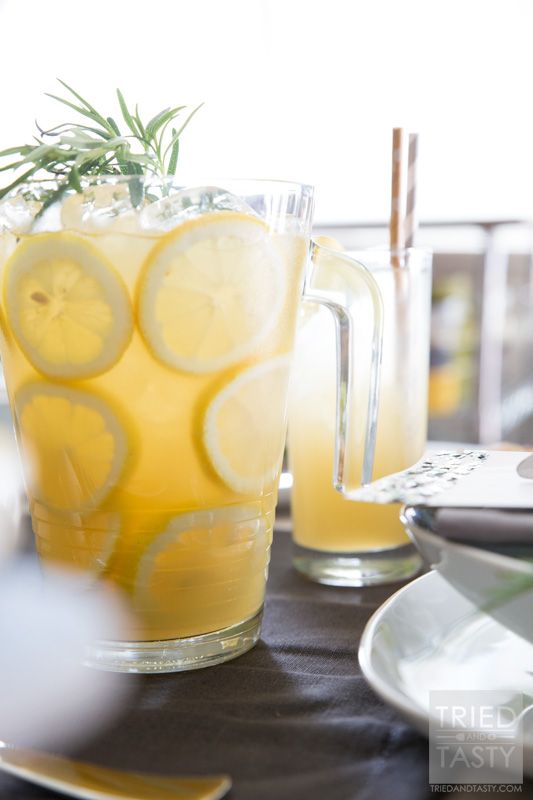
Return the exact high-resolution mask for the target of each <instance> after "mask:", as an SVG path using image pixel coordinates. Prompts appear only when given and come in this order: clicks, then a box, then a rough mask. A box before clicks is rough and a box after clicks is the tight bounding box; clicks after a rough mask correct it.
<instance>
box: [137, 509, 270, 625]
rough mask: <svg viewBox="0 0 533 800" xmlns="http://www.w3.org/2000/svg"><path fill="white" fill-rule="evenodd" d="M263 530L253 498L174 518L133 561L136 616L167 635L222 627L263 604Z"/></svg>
mask: <svg viewBox="0 0 533 800" xmlns="http://www.w3.org/2000/svg"><path fill="white" fill-rule="evenodd" d="M269 533H270V526H268V525H267V522H266V517H265V516H264V515H263V514H262V513H261V511H260V509H259V508H258V505H257V504H256V505H252V504H250V505H239V506H229V507H221V508H214V509H199V510H197V511H192V512H189V513H185V514H181V515H179V516H177V517H174V518H173V519H172V520H171V521H170V522H169V524H168V525H167V526H166V528H165V529H164V530H163V531H162V532H161V533H159V534H158V535H157V536H156V537H155V538H154V539H153V540H152V542H151V543H150V544H149V545H148V547H147V548H146V549H145V550H144V552H143V553H142V555H141V558H140V560H139V562H138V566H137V570H136V573H135V580H134V605H135V608H136V610H137V612H138V614H139V616H140V617H141V618H142V619H144V620H145V623H147V624H148V625H149V626H150V629H151V630H152V633H155V632H157V635H158V636H161V637H162V638H172V637H173V636H176V635H180V636H188V635H192V634H194V633H198V632H206V631H208V630H217V629H219V628H224V627H227V626H228V625H231V624H232V623H234V622H235V621H236V620H237V619H244V618H245V617H246V616H249V615H250V614H253V613H254V612H255V611H257V610H258V608H259V607H260V605H261V602H262V596H263V588H264V580H265V571H266V569H267V567H268V560H269V545H270V538H269ZM154 628H155V631H154ZM178 632H179V634H178Z"/></svg>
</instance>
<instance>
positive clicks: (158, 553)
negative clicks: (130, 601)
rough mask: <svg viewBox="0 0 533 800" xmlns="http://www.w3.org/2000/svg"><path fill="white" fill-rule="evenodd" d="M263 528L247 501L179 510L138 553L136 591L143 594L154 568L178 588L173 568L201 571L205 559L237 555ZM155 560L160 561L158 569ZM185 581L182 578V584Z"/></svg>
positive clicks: (247, 546)
mask: <svg viewBox="0 0 533 800" xmlns="http://www.w3.org/2000/svg"><path fill="white" fill-rule="evenodd" d="M265 531H266V523H265V520H264V518H263V517H262V516H261V515H258V509H257V507H254V506H251V505H250V506H246V505H242V506H226V507H221V508H210V509H199V510H198V511H191V512H189V513H186V514H180V515H179V516H176V517H174V518H173V519H172V520H171V521H170V522H169V524H168V525H167V527H166V528H165V530H163V531H162V532H161V533H159V534H158V535H157V536H156V537H155V538H154V539H153V540H152V542H150V544H149V545H148V547H147V548H146V550H145V551H144V553H143V554H142V557H141V559H140V561H139V565H138V568H137V575H136V579H135V588H136V592H138V593H141V594H144V593H146V592H147V591H149V589H150V584H151V581H152V575H153V573H154V572H157V573H158V574H159V575H160V576H161V575H163V576H164V573H168V575H169V580H171V581H172V583H173V585H174V588H179V587H178V586H177V583H179V575H178V574H177V573H176V570H180V569H181V570H183V569H187V568H189V569H196V570H198V572H201V571H202V569H204V570H205V568H206V567H207V561H208V560H210V561H213V559H215V560H216V559H217V558H218V559H221V558H222V559H224V557H227V558H228V560H230V559H231V560H233V559H237V558H238V556H239V551H242V552H241V555H245V554H246V552H247V549H249V548H250V546H251V545H253V543H254V542H255V540H256V539H257V537H258V536H259V535H260V534H264V533H265ZM159 561H161V562H162V568H161V570H160V569H159V566H161V565H160V564H159ZM163 562H164V563H163ZM227 578H228V576H227V574H220V575H219V576H218V580H220V581H222V580H225V579H227ZM189 583H190V581H187V580H186V581H185V585H188V584H189ZM171 588H172V587H171Z"/></svg>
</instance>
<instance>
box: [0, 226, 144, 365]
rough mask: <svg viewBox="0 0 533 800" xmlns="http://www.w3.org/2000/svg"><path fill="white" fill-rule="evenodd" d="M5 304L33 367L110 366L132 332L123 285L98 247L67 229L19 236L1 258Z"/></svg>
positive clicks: (16, 334) (127, 301)
mask: <svg viewBox="0 0 533 800" xmlns="http://www.w3.org/2000/svg"><path fill="white" fill-rule="evenodd" d="M4 293H5V307H6V309H7V315H8V321H9V324H10V327H11V329H12V331H13V333H14V335H15V338H16V339H17V342H18V344H19V346H20V347H21V349H22V350H23V352H24V353H25V355H26V357H27V358H28V360H29V361H30V362H31V364H32V365H33V366H34V367H35V369H37V370H39V371H40V372H42V373H43V374H44V375H47V376H50V377H54V378H71V379H75V378H88V377H91V376H94V375H99V374H100V373H102V372H104V371H105V370H107V369H109V368H110V367H111V366H112V365H113V364H114V363H115V362H116V361H117V360H118V359H119V358H120V356H121V354H122V352H123V351H124V350H125V348H126V346H127V345H128V342H129V340H130V338H131V335H132V331H133V320H132V312H131V306H130V302H129V298H128V293H127V290H126V287H125V286H124V284H123V282H122V279H121V278H120V276H119V275H118V273H116V272H115V270H114V268H113V267H112V266H111V264H109V263H108V262H107V261H106V260H105V259H104V257H103V256H102V254H101V253H100V252H99V251H98V250H97V249H96V248H95V247H94V246H93V245H92V244H89V243H88V242H87V241H86V240H85V239H83V238H82V237H81V236H77V235H75V234H73V233H65V232H59V233H43V234H39V235H36V236H31V237H29V238H27V239H26V240H25V241H24V242H22V243H21V244H19V246H18V247H17V249H16V250H15V252H14V253H13V255H12V256H11V258H10V259H9V261H8V262H7V265H6V276H5V282H4Z"/></svg>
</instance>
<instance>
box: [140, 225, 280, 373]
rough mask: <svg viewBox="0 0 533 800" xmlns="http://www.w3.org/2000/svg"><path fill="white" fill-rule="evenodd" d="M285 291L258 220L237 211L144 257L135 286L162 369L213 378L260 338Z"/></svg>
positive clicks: (180, 233) (174, 236)
mask: <svg viewBox="0 0 533 800" xmlns="http://www.w3.org/2000/svg"><path fill="white" fill-rule="evenodd" d="M284 293H285V289H284V273H283V262H282V259H281V256H280V254H279V252H278V250H277V249H276V247H275V245H274V243H273V241H272V238H271V236H270V234H269V231H268V228H267V226H266V225H265V223H264V222H262V221H261V220H260V219H258V218H257V217H254V216H252V215H247V214H242V213H240V212H232V211H220V212H216V213H211V214H204V215H203V216H201V217H198V218H197V219H192V220H189V221H187V222H184V223H183V224H182V225H180V226H179V227H177V228H175V229H174V230H173V231H171V232H170V233H168V234H167V235H166V236H164V237H163V238H162V239H161V241H160V242H159V243H158V244H157V245H156V246H155V247H154V249H153V250H152V252H151V253H150V255H149V257H148V259H147V261H146V263H145V265H144V267H143V271H142V274H141V277H140V281H139V289H138V316H139V325H140V329H141V332H142V334H143V336H144V339H145V341H146V343H147V345H148V347H149V348H150V349H151V351H152V352H153V354H154V355H155V357H156V358H158V359H159V360H160V361H162V362H163V363H164V364H166V365H168V366H170V367H173V368H175V369H180V370H184V371H186V372H195V373H205V372H213V371H215V370H218V369H220V368H222V367H226V366H229V365H230V364H235V363H236V362H238V361H240V360H241V359H243V358H244V357H246V356H248V355H249V354H250V353H252V352H253V351H254V350H256V349H257V347H258V346H259V345H260V344H261V343H262V342H263V341H264V340H265V339H266V337H267V336H268V335H269V333H270V332H271V331H272V330H273V328H274V327H275V325H276V323H277V320H278V317H279V313H280V310H281V308H282V305H283V303H284Z"/></svg>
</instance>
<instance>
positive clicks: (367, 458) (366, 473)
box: [303, 242, 383, 496]
mask: <svg viewBox="0 0 533 800" xmlns="http://www.w3.org/2000/svg"><path fill="white" fill-rule="evenodd" d="M321 252H324V253H326V254H327V257H328V259H339V261H344V262H345V263H347V264H349V265H350V267H351V268H352V269H356V271H357V273H358V275H359V277H360V278H361V279H362V281H363V282H364V284H365V286H366V288H367V289H368V292H369V295H370V300H371V303H372V309H373V328H372V344H371V349H372V352H371V364H370V381H369V391H368V403H367V424H366V431H365V436H364V451H363V460H362V469H361V484H362V485H363V486H364V485H365V484H367V483H370V482H371V480H372V472H373V468H374V455H375V450H376V433H377V418H378V405H379V385H380V372H381V354H382V349H383V301H382V297H381V292H380V290H379V287H378V285H377V283H376V281H375V280H374V278H373V277H372V274H371V273H370V272H369V270H368V269H367V268H366V267H365V266H364V265H363V264H361V262H359V261H356V260H355V259H353V258H350V256H346V255H344V254H343V253H340V252H337V251H335V250H330V249H329V248H326V247H323V245H319V244H317V243H316V242H311V253H310V256H311V269H310V270H309V272H308V275H307V281H306V285H305V289H304V296H303V299H304V301H306V302H309V303H316V304H318V305H321V306H323V307H324V308H327V310H328V311H329V312H330V314H331V315H332V317H333V319H334V322H335V340H336V356H337V385H336V402H335V450H334V457H333V486H334V487H335V489H336V490H337V491H338V492H340V493H341V494H343V495H345V496H349V492H350V487H349V486H347V485H346V484H347V477H346V476H347V463H348V458H349V455H350V441H353V440H354V437H353V436H351V435H350V427H351V426H352V425H355V424H356V421H354V420H352V419H351V418H350V417H351V415H350V408H351V398H352V391H353V378H354V376H353V363H354V358H353V355H354V341H353V320H352V316H351V312H350V309H349V307H348V306H347V305H344V304H342V303H339V302H338V301H336V300H333V299H330V298H329V297H328V296H327V295H326V294H319V293H317V291H316V290H315V289H313V287H312V282H313V275H314V273H315V271H316V268H317V262H318V258H319V256H320V253H321Z"/></svg>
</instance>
